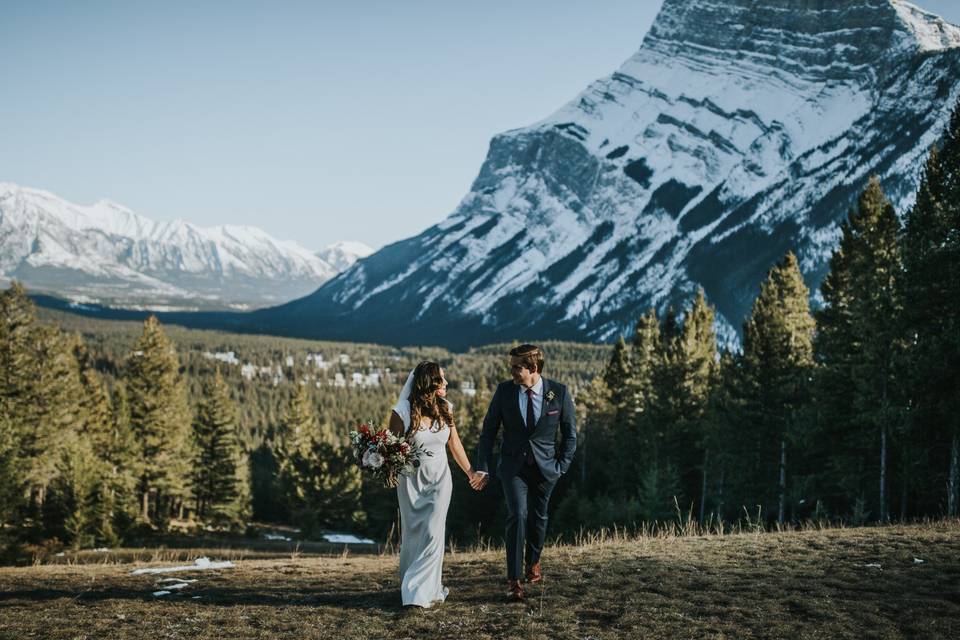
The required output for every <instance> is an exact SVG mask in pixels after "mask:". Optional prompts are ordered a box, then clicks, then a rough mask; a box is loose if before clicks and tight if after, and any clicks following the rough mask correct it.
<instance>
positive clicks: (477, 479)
mask: <svg viewBox="0 0 960 640" xmlns="http://www.w3.org/2000/svg"><path fill="white" fill-rule="evenodd" d="M470 486H471V487H473V488H474V489H476V490H477V491H480V490H482V489H483V488H484V487H485V486H487V474H485V473H481V472H474V474H473V475H472V476H470Z"/></svg>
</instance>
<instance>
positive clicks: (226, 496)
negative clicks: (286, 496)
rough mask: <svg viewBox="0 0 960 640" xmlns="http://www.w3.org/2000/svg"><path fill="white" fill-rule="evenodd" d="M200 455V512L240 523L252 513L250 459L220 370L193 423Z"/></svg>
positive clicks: (196, 485)
mask: <svg viewBox="0 0 960 640" xmlns="http://www.w3.org/2000/svg"><path fill="white" fill-rule="evenodd" d="M193 429H194V439H195V443H196V445H195V448H196V451H197V458H196V462H195V464H194V471H193V494H194V497H195V498H196V501H197V516H198V517H199V518H200V519H201V520H203V521H207V522H211V523H213V524H214V525H215V526H220V527H224V526H226V527H233V528H235V527H238V526H240V525H242V524H243V522H244V520H245V519H246V518H247V517H248V516H249V502H248V501H246V500H245V499H244V498H245V497H246V498H249V492H247V491H244V489H245V485H246V484H248V480H247V478H246V477H245V475H244V474H245V471H246V469H247V459H246V456H245V455H244V453H243V451H242V450H241V447H240V442H239V440H238V438H237V416H236V411H235V408H234V405H233V402H232V401H231V400H230V396H229V394H228V391H227V386H226V384H224V382H223V378H222V377H221V375H220V371H219V370H218V371H217V372H216V373H215V374H214V376H213V378H212V379H210V380H209V382H208V383H207V384H206V386H205V392H204V397H203V401H202V402H201V404H200V407H199V409H198V411H197V413H196V416H195V418H194V423H193Z"/></svg>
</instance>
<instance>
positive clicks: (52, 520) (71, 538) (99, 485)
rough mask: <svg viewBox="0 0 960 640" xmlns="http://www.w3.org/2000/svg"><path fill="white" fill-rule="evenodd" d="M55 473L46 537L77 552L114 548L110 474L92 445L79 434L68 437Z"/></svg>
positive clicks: (45, 511)
mask: <svg viewBox="0 0 960 640" xmlns="http://www.w3.org/2000/svg"><path fill="white" fill-rule="evenodd" d="M56 471H57V474H56V476H54V478H53V480H52V481H51V483H50V487H49V495H48V498H47V500H45V501H44V504H43V517H44V529H45V531H46V532H47V535H48V536H50V537H56V538H59V539H60V540H62V541H63V542H65V543H67V544H70V545H71V546H73V547H74V548H81V547H90V546H93V545H94V544H97V543H106V544H115V543H116V542H117V538H116V536H115V534H114V532H113V527H112V523H111V517H110V516H111V513H110V511H109V505H108V503H107V499H106V492H107V487H108V480H109V476H108V473H109V472H108V469H107V467H106V465H105V464H104V463H103V461H102V460H100V459H99V458H98V457H97V456H96V454H95V453H94V451H93V446H92V444H91V443H90V442H89V441H87V440H86V439H85V438H83V437H82V436H80V435H79V434H76V433H68V434H66V435H65V437H64V446H63V447H62V448H61V450H60V459H59V460H58V461H57V465H56Z"/></svg>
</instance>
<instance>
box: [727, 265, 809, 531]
mask: <svg viewBox="0 0 960 640" xmlns="http://www.w3.org/2000/svg"><path fill="white" fill-rule="evenodd" d="M808 296H809V291H808V289H807V287H806V285H805V284H804V282H803V277H802V275H801V273H800V267H799V265H798V263H797V259H796V256H794V255H793V253H792V252H791V253H788V254H787V255H786V257H785V258H784V260H783V261H782V262H780V263H778V264H777V265H776V266H774V267H773V268H772V269H771V270H770V272H769V274H768V276H767V280H766V281H765V282H764V283H763V284H762V285H761V287H760V295H759V296H758V297H757V299H756V301H754V304H753V309H752V311H751V313H750V317H749V318H748V320H747V322H746V324H745V325H744V330H743V358H744V374H745V379H746V383H747V386H746V388H745V389H744V390H743V391H745V392H746V393H747V394H748V403H749V405H750V406H751V409H752V410H751V411H750V413H752V415H751V416H750V417H751V418H752V419H753V422H754V425H755V448H754V451H755V453H756V460H755V461H756V464H757V469H758V471H759V476H758V477H757V478H756V481H757V487H758V488H759V487H760V486H763V484H762V483H764V482H766V483H769V484H773V481H774V479H775V478H776V491H775V492H772V493H774V494H775V495H776V504H777V521H778V522H780V523H782V522H784V518H785V512H786V500H787V486H786V476H787V447H788V445H789V444H790V442H791V440H792V439H794V438H795V437H796V431H797V428H798V426H799V424H800V422H799V417H800V413H801V411H802V410H803V409H804V405H806V404H807V403H808V402H809V393H810V379H811V375H812V371H813V331H814V321H813V318H812V317H811V315H810V305H809V299H808ZM774 460H775V461H776V464H771V462H772V461H774ZM771 468H772V469H775V470H776V473H771ZM761 495H763V494H762V492H761Z"/></svg>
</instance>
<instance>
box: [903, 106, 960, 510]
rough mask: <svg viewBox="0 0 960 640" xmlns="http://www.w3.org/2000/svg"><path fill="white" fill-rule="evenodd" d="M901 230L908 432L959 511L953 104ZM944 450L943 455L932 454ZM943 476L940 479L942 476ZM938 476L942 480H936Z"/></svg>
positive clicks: (957, 131)
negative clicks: (907, 344) (920, 443)
mask: <svg viewBox="0 0 960 640" xmlns="http://www.w3.org/2000/svg"><path fill="white" fill-rule="evenodd" d="M905 226H906V228H905V232H904V236H903V258H904V267H905V286H904V299H905V305H904V308H905V313H904V319H905V324H906V328H907V331H908V336H909V338H910V340H911V348H910V356H909V362H910V375H909V380H911V381H912V384H911V396H912V401H913V407H912V420H911V423H912V428H913V431H914V433H913V437H914V438H917V439H918V440H920V441H923V442H925V444H926V445H927V447H928V450H929V451H930V452H931V454H930V456H931V457H930V466H931V467H932V468H939V469H942V471H940V472H939V473H935V474H934V476H933V477H932V478H930V479H929V480H927V489H928V490H931V491H932V490H935V487H937V486H941V487H942V486H944V485H945V486H946V488H947V495H946V503H947V514H948V515H950V516H957V515H958V514H960V393H958V392H957V389H960V103H958V104H957V106H956V107H955V108H954V111H953V113H952V115H951V117H950V120H949V123H948V125H947V128H946V130H945V131H944V137H943V146H942V148H941V149H939V150H938V149H933V150H932V151H931V153H930V157H929V159H928V160H927V165H926V171H925V172H924V175H923V178H922V180H921V183H920V189H919V191H918V192H917V200H916V204H915V205H914V207H913V209H912V210H911V211H910V213H909V214H908V216H907V220H906V225H905ZM940 451H943V452H945V454H946V455H945V456H943V457H945V458H946V459H945V460H944V459H943V457H941V456H939V455H938V452H940ZM944 476H945V477H944ZM944 480H945V482H944Z"/></svg>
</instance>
